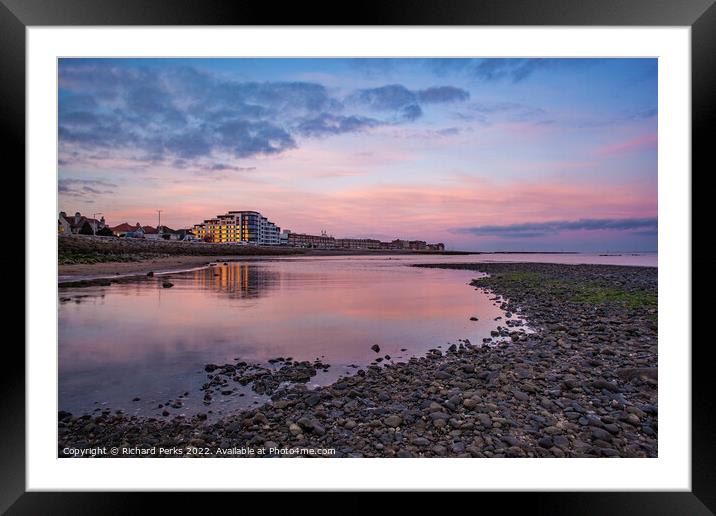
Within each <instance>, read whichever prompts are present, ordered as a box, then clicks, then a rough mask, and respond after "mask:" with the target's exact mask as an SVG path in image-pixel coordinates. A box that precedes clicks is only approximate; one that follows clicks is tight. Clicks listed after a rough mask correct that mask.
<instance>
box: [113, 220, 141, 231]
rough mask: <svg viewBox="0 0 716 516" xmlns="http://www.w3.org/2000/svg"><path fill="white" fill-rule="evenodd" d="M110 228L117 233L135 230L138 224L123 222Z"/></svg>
mask: <svg viewBox="0 0 716 516" xmlns="http://www.w3.org/2000/svg"><path fill="white" fill-rule="evenodd" d="M109 229H111V230H112V231H114V232H115V233H128V232H130V231H134V230H135V229H137V228H136V226H132V225H130V224H127V223H126V222H123V223H122V224H120V225H119V226H114V227H113V228H109Z"/></svg>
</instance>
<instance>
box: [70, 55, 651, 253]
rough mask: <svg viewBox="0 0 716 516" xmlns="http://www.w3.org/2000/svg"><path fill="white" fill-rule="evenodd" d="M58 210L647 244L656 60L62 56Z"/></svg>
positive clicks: (534, 245)
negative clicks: (247, 217) (231, 216)
mask: <svg viewBox="0 0 716 516" xmlns="http://www.w3.org/2000/svg"><path fill="white" fill-rule="evenodd" d="M58 101H59V128H58V135H59V144H60V155H59V164H58V168H59V195H60V207H61V209H63V210H65V211H69V212H72V213H74V211H78V210H79V211H82V212H97V211H100V212H102V213H104V214H105V217H106V218H107V219H108V220H109V221H110V223H112V224H114V223H117V224H119V223H121V222H125V221H127V222H130V223H134V222H137V221H139V222H141V223H142V224H148V223H153V222H154V221H153V218H154V214H155V210H156V209H162V210H164V211H163V215H162V218H163V220H165V221H166V222H167V224H170V225H173V226H175V227H185V226H191V225H193V224H194V223H197V222H200V221H201V220H203V219H205V218H208V217H211V216H214V215H216V214H218V213H223V212H225V211H227V210H230V209H257V210H260V211H262V212H264V213H265V214H266V215H267V216H268V217H269V218H270V219H272V220H274V221H275V222H276V223H277V224H279V225H280V226H281V227H283V228H289V229H292V230H294V231H300V232H319V231H320V230H323V229H325V230H327V231H328V232H329V233H332V234H335V236H356V237H375V238H398V237H399V238H411V239H412V238H420V239H427V240H431V241H442V242H445V243H446V244H447V245H448V246H449V247H451V248H458V249H469V250H576V251H600V250H611V251H619V250H623V251H631V250H656V245H657V238H656V229H657V221H656V216H657V203H656V193H657V190H656V185H657V143H658V142H657V61H656V60H655V59H62V60H60V65H59V92H58Z"/></svg>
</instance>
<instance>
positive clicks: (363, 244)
mask: <svg viewBox="0 0 716 516" xmlns="http://www.w3.org/2000/svg"><path fill="white" fill-rule="evenodd" d="M336 248H338V249H380V240H374V239H371V238H336Z"/></svg>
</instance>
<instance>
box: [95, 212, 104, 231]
mask: <svg viewBox="0 0 716 516" xmlns="http://www.w3.org/2000/svg"><path fill="white" fill-rule="evenodd" d="M97 215H104V213H102V212H98V213H93V214H92V220H97ZM97 222H99V221H97ZM92 236H97V224H92Z"/></svg>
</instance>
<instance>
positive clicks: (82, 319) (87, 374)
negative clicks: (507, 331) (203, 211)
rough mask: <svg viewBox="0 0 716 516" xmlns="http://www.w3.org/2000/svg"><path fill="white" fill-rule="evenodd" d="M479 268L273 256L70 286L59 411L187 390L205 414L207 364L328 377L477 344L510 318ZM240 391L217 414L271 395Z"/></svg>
mask: <svg viewBox="0 0 716 516" xmlns="http://www.w3.org/2000/svg"><path fill="white" fill-rule="evenodd" d="M475 275H476V273H475V272H472V271H458V270H445V269H418V268H413V267H406V266H405V265H404V263H401V261H399V260H388V259H375V258H372V259H370V260H366V259H347V258H343V259H325V260H321V259H312V260H275V261H253V262H234V263H232V262H229V263H228V264H226V265H224V264H223V263H220V264H218V265H216V266H212V267H209V268H206V269H202V270H196V271H191V272H186V273H182V274H171V275H170V276H168V278H169V280H170V281H171V283H173V287H171V288H162V283H163V282H164V281H166V279H167V276H162V277H154V278H143V279H140V280H137V281H131V282H127V283H117V284H113V285H111V286H109V287H89V288H82V289H71V288H68V289H62V290H61V292H60V298H61V299H65V298H69V299H70V300H72V301H73V302H71V301H61V302H60V304H59V406H60V409H62V410H69V411H70V412H73V413H84V412H92V411H93V410H96V409H97V408H102V407H105V406H108V407H111V408H113V409H117V408H121V409H124V410H126V411H130V412H133V413H137V414H144V415H151V416H158V415H160V414H158V413H157V410H156V407H157V406H158V405H159V404H160V403H166V401H167V400H168V399H170V398H173V397H175V396H177V395H178V394H180V393H183V392H189V393H190V395H189V396H188V398H187V400H186V402H185V404H184V407H183V408H182V410H183V411H184V412H185V413H188V414H190V413H192V412H195V411H200V410H201V411H203V410H206V408H205V407H204V406H203V405H202V403H201V396H200V390H199V388H200V386H201V384H202V383H203V382H204V381H205V373H204V371H203V367H204V365H205V364H207V363H219V364H221V363H231V362H232V361H234V360H235V359H237V358H239V359H241V360H244V361H246V362H249V363H262V364H265V363H266V362H267V361H268V360H269V359H272V358H275V357H279V356H283V357H286V356H291V357H293V358H294V359H295V360H311V361H312V360H314V359H316V358H321V359H322V360H323V361H324V362H328V363H330V364H331V365H332V367H331V368H330V371H329V372H327V373H320V374H319V375H318V376H316V377H314V378H313V381H315V382H316V383H319V384H320V383H328V382H330V381H333V380H335V378H337V377H338V376H339V375H341V374H346V373H348V372H350V373H354V372H355V369H354V368H352V367H351V366H354V365H359V366H364V365H366V364H368V363H370V362H371V361H372V360H373V359H375V358H376V356H377V355H376V353H375V352H374V351H372V350H371V349H370V347H371V346H372V345H373V344H379V346H380V348H381V356H382V355H384V354H388V355H390V356H391V357H392V359H393V360H395V361H400V360H407V359H408V358H409V357H410V356H413V355H420V354H422V353H424V352H426V351H427V350H428V349H430V348H433V347H436V346H442V347H443V348H445V347H447V345H449V343H455V342H457V339H465V338H467V339H469V340H470V341H471V342H474V343H479V342H481V341H482V338H483V337H486V336H489V334H490V331H491V330H492V329H494V328H495V326H496V325H497V324H498V323H496V322H495V317H498V316H503V315H504V314H503V313H502V312H501V311H500V310H499V309H498V308H497V307H496V306H495V305H494V303H493V302H492V301H490V300H489V298H488V296H486V295H483V294H482V293H480V292H477V291H475V290H474V289H473V288H471V287H469V286H467V283H468V282H469V281H470V279H472V278H473V277H475ZM76 300H80V302H79V303H77V301H76ZM471 316H477V317H478V318H479V320H478V321H470V320H469V318H470V317H471ZM402 350H407V351H402ZM239 394H240V393H238V392H237V394H236V395H232V396H229V397H227V398H226V399H222V400H221V402H220V403H217V405H218V408H215V410H217V411H224V412H227V411H231V410H235V409H236V408H237V407H243V406H246V405H248V404H252V403H253V402H254V401H261V400H262V398H260V397H256V396H255V395H254V394H253V393H251V392H250V391H245V392H243V394H245V396H243V397H240V396H239ZM135 397H138V398H141V401H138V402H133V401H132V400H133V399H134V398H135Z"/></svg>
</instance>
